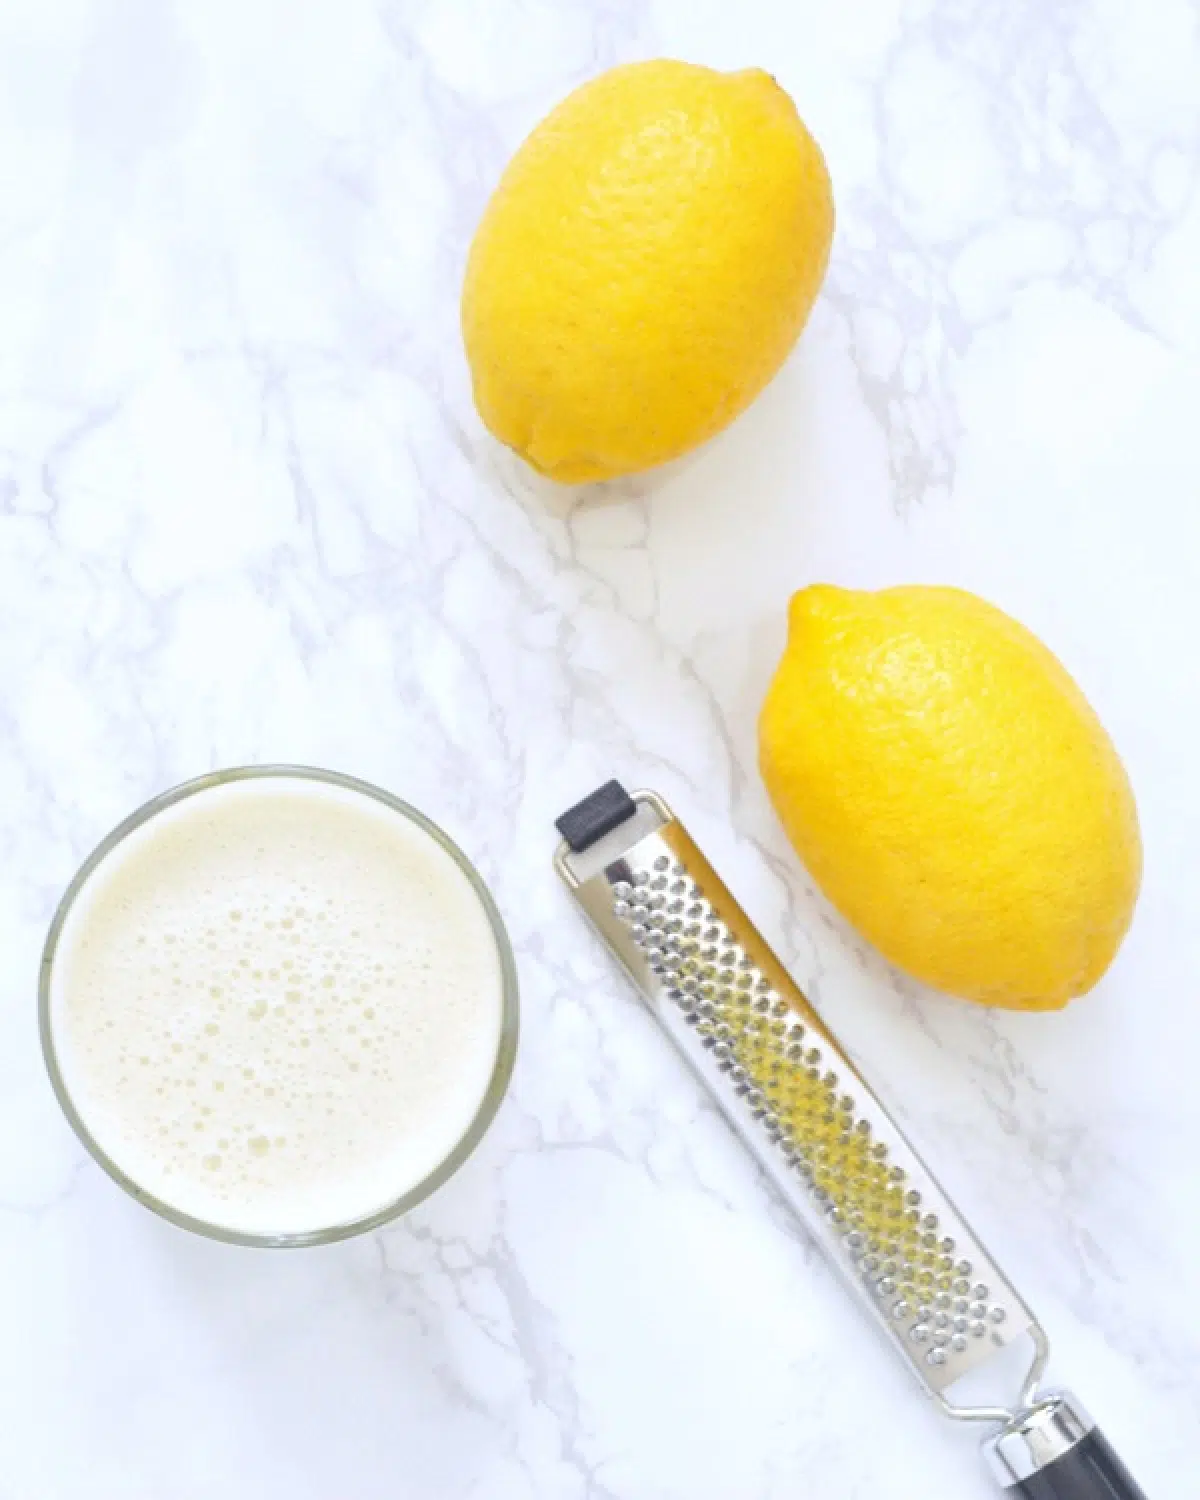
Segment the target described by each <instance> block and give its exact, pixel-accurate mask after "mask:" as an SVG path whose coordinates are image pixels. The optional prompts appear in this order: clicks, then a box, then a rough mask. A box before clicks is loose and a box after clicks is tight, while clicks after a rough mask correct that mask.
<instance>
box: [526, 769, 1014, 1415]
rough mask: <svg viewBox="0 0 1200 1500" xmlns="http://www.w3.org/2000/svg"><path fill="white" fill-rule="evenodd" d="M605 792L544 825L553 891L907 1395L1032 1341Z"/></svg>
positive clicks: (1007, 1295) (689, 887) (752, 949)
mask: <svg viewBox="0 0 1200 1500" xmlns="http://www.w3.org/2000/svg"><path fill="white" fill-rule="evenodd" d="M613 789H614V796H615V798H616V801H615V803H611V804H609V805H607V806H606V805H605V804H604V803H603V799H601V801H600V802H599V803H595V801H594V799H589V804H588V806H590V807H591V808H592V812H593V814H595V812H596V809H597V807H598V808H599V819H598V820H597V818H596V817H595V816H593V817H592V821H591V825H590V826H589V827H587V828H584V829H579V828H572V827H571V826H570V825H569V818H570V816H571V815H568V818H567V819H564V820H563V821H562V822H561V823H560V825H559V826H560V828H561V829H562V830H563V832H564V833H565V834H566V835H567V837H566V839H565V841H564V843H563V844H562V845H561V846H560V848H559V851H558V854H557V856H556V860H555V863H556V867H557V868H558V871H559V873H560V875H561V876H562V877H563V879H564V880H565V882H566V883H567V885H568V886H569V888H570V889H571V890H572V892H573V893H574V896H575V899H576V900H577V901H578V902H579V904H580V906H581V907H582V908H583V910H584V912H585V913H586V915H587V916H588V918H589V919H590V921H591V922H592V924H593V925H594V926H595V928H596V929H597V930H598V932H599V933H600V935H601V936H602V937H603V938H604V940H605V941H606V942H607V944H608V945H609V947H610V948H611V949H612V950H613V952H614V953H615V954H616V956H617V957H618V958H619V960H620V961H621V963H622V964H623V965H624V967H625V969H626V970H627V971H628V973H629V976H630V978H631V979H632V980H633V982H634V984H635V985H636V986H637V988H638V990H639V991H640V992H641V995H642V997H643V999H644V1000H645V1002H646V1004H647V1005H648V1006H649V1008H650V1010H651V1011H652V1012H653V1014H654V1016H655V1017H656V1019H657V1020H658V1021H659V1023H660V1024H661V1025H662V1027H663V1029H664V1030H665V1031H666V1032H667V1033H668V1035H669V1036H670V1037H671V1039H672V1041H673V1042H674V1043H675V1045H676V1046H677V1047H678V1049H679V1051H680V1052H681V1053H682V1054H683V1056H684V1058H685V1059H686V1060H687V1062H688V1063H689V1064H690V1065H691V1067H692V1069H693V1070H694V1071H695V1073H696V1074H697V1075H698V1076H699V1078H700V1079H701V1081H702V1082H703V1083H704V1084H705V1085H706V1086H707V1088H708V1089H709V1091H710V1093H711V1094H712V1096H713V1098H714V1099H715V1100H716V1102H717V1104H718V1105H719V1107H720V1109H721V1111H722V1113H723V1114H724V1115H725V1117H726V1119H727V1120H728V1121H729V1123H730V1124H731V1125H732V1126H733V1128H734V1129H735V1130H736V1131H737V1133H738V1134H739V1135H740V1136H741V1138H742V1140H743V1141H744V1142H745V1144H746V1145H747V1146H748V1147H749V1149H750V1150H751V1151H752V1152H753V1153H754V1155H755V1157H756V1158H757V1160H758V1161H759V1162H760V1163H761V1165H762V1167H763V1168H764V1169H765V1171H766V1172H767V1174H768V1175H769V1177H770V1178H771V1179H772V1181H773V1182H774V1183H775V1185H776V1187H777V1188H778V1190H779V1191H780V1193H781V1194H782V1195H783V1196H784V1198H785V1199H786V1200H787V1202H788V1203H789V1204H790V1206H791V1207H792V1208H793V1209H794V1210H795V1212H796V1213H797V1214H798V1215H799V1217H800V1218H801V1219H802V1221H803V1222H804V1223H805V1225H806V1226H807V1228H808V1230H809V1232H810V1234H811V1235H812V1237H813V1239H814V1240H815V1241H816V1242H817V1243H818V1245H819V1246H820V1247H821V1248H822V1249H823V1250H824V1251H825V1253H826V1254H827V1256H828V1258H829V1259H830V1260H831V1261H832V1262H833V1264H834V1265H835V1266H837V1267H838V1268H839V1270H841V1271H842V1272H843V1274H844V1275H845V1277H846V1279H847V1281H848V1283H849V1284H850V1286H851V1287H852V1289H853V1290H854V1291H855V1293H856V1294H857V1295H858V1297H859V1298H860V1299H861V1300H862V1302H863V1303H864V1304H865V1305H866V1307H867V1308H868V1309H869V1310H870V1311H871V1313H872V1314H873V1315H874V1316H875V1318H876V1320H877V1321H878V1323H879V1324H880V1326H882V1327H883V1328H884V1329H885V1330H886V1332H887V1335H888V1337H889V1338H890V1340H891V1341H892V1343H893V1344H894V1345H895V1347H896V1348H897V1349H898V1350H899V1351H900V1353H901V1354H902V1355H903V1356H904V1358H905V1360H906V1361H907V1362H908V1364H909V1366H910V1367H911V1369H912V1370H913V1372H914V1374H915V1375H916V1376H917V1378H918V1380H919V1381H920V1382H921V1384H922V1385H923V1386H924V1387H925V1388H926V1389H927V1390H928V1391H930V1392H931V1393H933V1394H935V1395H938V1396H939V1397H940V1396H941V1395H942V1393H943V1392H944V1391H946V1389H947V1388H948V1387H949V1386H951V1385H952V1384H953V1383H954V1382H955V1381H957V1380H958V1379H959V1378H960V1377H961V1376H963V1375H965V1374H966V1373H967V1372H968V1371H969V1370H971V1369H974V1368H975V1367H976V1366H978V1365H980V1364H982V1363H983V1362H985V1361H986V1360H988V1359H989V1358H991V1357H993V1356H994V1355H996V1354H997V1353H998V1352H999V1351H1000V1350H1002V1349H1003V1348H1005V1346H1006V1345H1008V1344H1011V1343H1013V1342H1014V1341H1015V1340H1016V1339H1018V1338H1020V1337H1021V1336H1022V1335H1024V1334H1026V1333H1030V1334H1034V1335H1035V1336H1037V1335H1040V1330H1038V1329H1037V1323H1036V1320H1035V1318H1034V1316H1033V1314H1032V1312H1031V1311H1030V1310H1029V1308H1028V1307H1027V1306H1026V1305H1025V1303H1024V1302H1023V1301H1022V1300H1021V1298H1020V1297H1019V1296H1018V1295H1017V1293H1016V1291H1015V1289H1014V1288H1013V1287H1012V1285H1011V1284H1010V1282H1009V1281H1008V1280H1007V1278H1006V1277H1005V1276H1004V1275H1003V1273H1002V1272H1001V1271H1000V1269H999V1267H998V1266H997V1265H996V1263H995V1261H994V1260H993V1259H992V1258H991V1256H990V1255H989V1254H988V1253H987V1251H986V1250H985V1249H984V1248H983V1246H982V1244H981V1243H980V1242H979V1240H978V1239H977V1238H976V1236H975V1235H974V1233H973V1232H972V1231H971V1229H970V1227H969V1226H968V1224H967V1223H966V1221H965V1220H964V1219H963V1217H962V1215H961V1214H960V1213H959V1212H958V1210H957V1209H956V1208H955V1207H954V1205H953V1204H952V1203H951V1201H950V1199H949V1198H948V1197H947V1196H946V1194H945V1192H944V1191H943V1189H942V1188H941V1186H940V1185H939V1184H938V1182H937V1180H936V1178H935V1177H934V1176H933V1174H932V1172H930V1170H929V1168H928V1167H927V1166H926V1165H925V1163H924V1162H923V1161H922V1160H921V1158H920V1156H918V1154H917V1152H916V1151H915V1150H914V1148H913V1147H912V1145H911V1144H910V1142H909V1141H908V1140H907V1139H906V1137H905V1136H904V1133H903V1132H902V1131H901V1130H900V1128H899V1126H898V1125H897V1124H896V1122H895V1121H894V1120H893V1119H892V1118H891V1116H890V1115H889V1114H888V1113H887V1111H886V1110H885V1109H884V1107H883V1105H882V1104H881V1103H880V1102H879V1100H878V1099H877V1098H876V1096H875V1095H874V1093H873V1092H872V1091H871V1089H870V1088H869V1087H868V1085H867V1084H866V1083H865V1082H864V1080H863V1078H862V1077H861V1075H860V1074H859V1072H858V1070H857V1069H856V1068H855V1067H854V1065H853V1064H852V1063H851V1062H850V1060H849V1058H848V1057H847V1056H846V1054H845V1052H844V1051H843V1050H842V1048H841V1047H840V1045H839V1044H838V1042H837V1041H836V1039H835V1038H834V1036H833V1035H832V1033H831V1032H830V1030H829V1028H828V1027H827V1026H826V1025H825V1023H824V1022H823V1021H822V1020H821V1018H820V1016H818V1015H817V1013H816V1011H815V1010H814V1009H813V1007H812V1006H811V1005H810V1004H809V1002H808V1001H807V1000H806V999H805V997H804V995H803V994H802V993H801V991H800V989H799V988H798V987H797V985H796V984H795V983H794V981H793V980H792V979H791V977H790V976H789V975H788V973H787V971H786V970H785V969H784V967H783V965H782V964H781V963H780V961H779V960H778V959H777V958H776V956H775V954H774V953H773V952H772V951H771V949H770V948H769V947H768V946H767V944H766V942H765V940H764V939H763V938H762V936H761V935H760V934H759V932H758V931H757V929H756V928H755V927H754V926H753V924H752V923H751V922H750V920H749V918H748V917H747V916H746V914H745V912H743V911H742V909H741V907H740V906H739V905H738V903H737V902H736V901H735V900H734V898H733V896H732V895H731V894H730V892H729V890H728V889H727V888H726V886H725V885H724V883H723V882H722V881H721V880H720V878H719V877H718V876H717V874H716V872H715V871H714V870H713V868H712V866H711V865H710V864H709V863H708V861H707V860H706V859H705V857H704V855H703V854H702V853H701V852H700V850H699V849H698V848H697V847H696V845H695V844H694V843H693V841H692V839H691V838H690V836H689V835H688V833H687V831H686V830H685V829H684V827H683V826H682V824H680V823H679V822H678V820H677V819H676V818H675V817H674V815H673V814H672V813H671V811H670V809H669V808H668V807H667V806H666V804H665V803H664V802H663V801H662V800H661V799H660V798H659V797H657V796H656V795H655V794H654V793H651V792H639V793H636V794H635V795H634V797H633V798H632V799H630V798H628V797H625V794H624V793H623V792H622V791H621V790H620V788H619V787H615V784H613ZM622 799H623V802H622ZM583 806H584V804H581V808H582V807H583ZM575 811H576V812H578V811H579V809H577V810H575Z"/></svg>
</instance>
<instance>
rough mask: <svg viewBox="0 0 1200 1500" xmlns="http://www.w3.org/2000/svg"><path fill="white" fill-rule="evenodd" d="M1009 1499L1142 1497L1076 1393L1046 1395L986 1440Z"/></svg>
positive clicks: (1134, 1499)
mask: <svg viewBox="0 0 1200 1500" xmlns="http://www.w3.org/2000/svg"><path fill="white" fill-rule="evenodd" d="M986 1451H987V1455H988V1459H989V1462H990V1464H991V1467H992V1472H993V1473H994V1474H995V1476H996V1478H997V1479H998V1480H999V1482H1000V1483H1001V1485H1003V1487H1004V1493H1005V1495H1006V1496H1009V1497H1011V1500H1146V1496H1145V1493H1144V1492H1143V1490H1142V1489H1141V1487H1140V1486H1139V1485H1138V1483H1137V1482H1136V1480H1135V1479H1134V1478H1133V1476H1132V1475H1131V1474H1130V1472H1129V1470H1128V1469H1127V1468H1126V1467H1125V1465H1124V1464H1123V1463H1122V1462H1121V1460H1120V1459H1119V1458H1118V1457H1117V1455H1116V1453H1115V1452H1114V1451H1113V1449H1112V1445H1111V1444H1110V1443H1109V1441H1108V1439H1107V1438H1106V1437H1105V1436H1104V1434H1103V1433H1102V1432H1101V1431H1100V1429H1099V1428H1098V1427H1096V1426H1095V1425H1094V1424H1093V1423H1092V1420H1091V1418H1090V1417H1089V1416H1088V1414H1087V1413H1086V1411H1084V1409H1083V1407H1082V1406H1081V1405H1080V1404H1079V1402H1078V1401H1077V1400H1076V1398H1075V1397H1074V1396H1071V1395H1069V1394H1068V1393H1066V1392H1062V1391H1060V1392H1056V1393H1054V1394H1052V1395H1047V1396H1045V1397H1043V1398H1042V1399H1041V1400H1040V1401H1038V1402H1037V1404H1036V1405H1035V1406H1033V1407H1032V1408H1031V1409H1030V1410H1028V1411H1025V1412H1022V1413H1021V1414H1020V1415H1019V1416H1017V1417H1015V1418H1014V1419H1013V1421H1012V1422H1010V1423H1009V1425H1008V1426H1007V1427H1006V1428H1005V1429H1004V1430H1003V1431H1002V1432H1001V1433H999V1434H998V1436H996V1437H994V1438H992V1439H991V1440H990V1441H989V1442H988V1444H987V1448H986Z"/></svg>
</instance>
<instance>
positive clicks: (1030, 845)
mask: <svg viewBox="0 0 1200 1500" xmlns="http://www.w3.org/2000/svg"><path fill="white" fill-rule="evenodd" d="M759 748H760V761H761V766H762V772H763V776H764V778H765V781H766V785H767V790H768V791H769V793H770V796H771V799H772V801H773V802H774V804H775V807H776V809H777V811H778V813H779V816H780V818H781V820H782V822H783V825H784V827H785V829H786V830H787V833H788V836H789V837H790V838H791V840H792V842H793V844H794V845H795V847H796V849H797V851H798V853H799V854H800V856H801V858H802V859H803V860H804V862H805V864H806V865H807V866H808V868H809V870H810V872H811V873H812V876H813V878H814V879H815V880H816V882H817V884H818V885H819V886H820V887H821V889H822V890H823V891H824V892H825V894H826V895H827V896H828V897H829V899H830V900H831V901H832V902H833V904H834V905H835V906H836V907H837V908H838V909H839V910H840V911H841V912H842V914H843V915H844V916H845V917H847V918H848V919H849V920H850V921H851V922H852V923H853V924H854V925H855V926H856V927H857V928H858V929H859V930H860V931H861V932H862V933H863V934H864V935H865V936H866V937H867V938H869V939H870V940H871V942H872V943H874V944H875V946H876V947H877V948H878V949H879V950H880V952H882V953H883V954H884V955H885V957H887V958H888V959H890V960H891V961H892V962H893V963H895V964H897V965H898V966H899V967H900V968H902V969H906V970H907V971H908V972H909V973H910V974H913V975H915V976H916V977H917V978H918V979H921V980H924V981H925V982H926V983H928V984H931V985H934V986H936V987H937V988H938V989H941V990H945V991H947V992H948V993H950V994H954V995H960V996H962V997H963V998H965V999H968V1000H976V1001H979V1002H980V1003H982V1004H985V1005H1005V1006H1010V1007H1013V1008H1015V1009H1021V1010H1043V1009H1052V1008H1057V1007H1059V1006H1062V1005H1065V1004H1066V1003H1067V1001H1068V1000H1071V999H1072V998H1074V997H1075V996H1077V995H1082V994H1083V993H1084V992H1085V991H1087V990H1088V989H1090V988H1091V987H1092V986H1093V985H1094V984H1095V983H1096V981H1097V980H1098V979H1099V978H1100V976H1101V975H1102V974H1103V973H1104V971H1105V969H1107V967H1108V965H1109V964H1110V962H1111V961H1112V958H1113V955H1114V954H1115V953H1116V951H1117V948H1118V946H1119V944H1120V942H1121V939H1122V938H1123V937H1124V935H1125V932H1126V930H1127V929H1128V927H1129V923H1130V920H1131V917H1132V914H1133V907H1134V902H1135V901H1136V899H1137V892H1138V885H1139V882H1140V879H1141V862H1142V861H1141V840H1140V836H1139V833H1138V820H1137V809H1136V807H1135V805H1134V800H1133V793H1132V791H1131V790H1130V786H1129V782H1128V779H1127V778H1126V775H1125V770H1124V767H1123V766H1122V764H1121V761H1120V759H1119V758H1118V756H1117V753H1116V751H1115V749H1114V748H1113V745H1112V742H1111V741H1110V739H1109V737H1108V735H1107V734H1106V733H1105V731H1104V728H1103V726H1102V725H1101V723H1100V721H1099V720H1098V718H1097V717H1096V714H1095V713H1094V711H1093V710H1092V708H1091V707H1090V705H1089V704H1088V702H1087V700H1086V699H1085V698H1084V696H1083V694H1082V692H1081V691H1080V690H1079V688H1078V687H1077V686H1076V684H1075V683H1074V681H1073V680H1072V679H1071V678H1070V676H1068V674H1067V672H1066V670H1065V669H1064V668H1063V666H1062V665H1061V663H1060V662H1059V661H1058V660H1057V658H1056V657H1055V656H1053V655H1052V653H1051V652H1050V651H1049V650H1048V649H1047V648H1046V647H1045V646H1044V645H1042V643H1041V642H1040V641H1039V640H1037V638H1036V637H1035V636H1033V635H1031V634H1030V632H1029V631H1028V630H1026V629H1025V628H1024V627H1023V626H1021V625H1018V624H1017V622H1016V621H1015V620H1012V619H1010V618H1009V617H1008V616H1007V615H1005V614H1003V613H1002V612H1001V611H1000V610H998V609H996V608H994V607H993V606H992V605H989V604H986V603H984V601H983V600H982V599H978V598H976V597H975V596H974V595H972V594H968V593H964V592H962V591H960V590H958V589H950V588H923V587H911V588H893V589H884V590H883V591H881V592H879V593H873V594H872V593H854V592H850V591H848V590H844V589H836V588H828V587H823V586H822V587H816V588H809V589H804V590H803V591H802V592H800V593H799V594H797V595H796V596H795V598H794V599H793V600H792V604H791V612H790V621H789V637H788V644H787V649H786V652H785V654H784V657H783V660H782V661H781V663H780V665H779V669H778V672H777V673H776V676H775V679H774V681H773V683H772V684H771V688H770V691H769V693H768V695H767V699H766V702H765V704H764V707H763V711H762V717H761V720H760V724H759Z"/></svg>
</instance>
